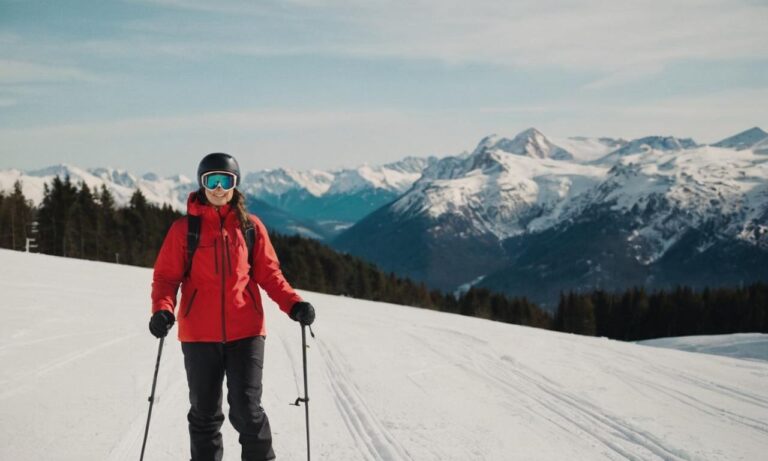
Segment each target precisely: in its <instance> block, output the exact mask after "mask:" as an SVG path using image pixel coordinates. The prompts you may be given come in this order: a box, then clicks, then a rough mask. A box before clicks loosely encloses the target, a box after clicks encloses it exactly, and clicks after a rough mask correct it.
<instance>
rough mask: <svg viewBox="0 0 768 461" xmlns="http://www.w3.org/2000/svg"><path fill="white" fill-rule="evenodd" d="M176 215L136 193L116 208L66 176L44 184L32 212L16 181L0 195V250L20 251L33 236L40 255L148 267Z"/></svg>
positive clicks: (107, 197)
mask: <svg viewBox="0 0 768 461" xmlns="http://www.w3.org/2000/svg"><path fill="white" fill-rule="evenodd" d="M179 216H180V214H179V213H177V212H176V211H174V210H173V209H172V208H171V207H169V206H167V205H166V206H162V207H159V206H156V205H153V204H151V203H148V202H147V199H146V197H144V195H143V194H142V193H141V192H140V191H138V190H137V191H136V192H134V194H133V196H132V197H131V199H130V202H129V204H128V206H126V207H117V206H116V205H115V199H114V197H113V195H112V193H111V192H110V191H109V190H108V189H106V188H105V187H104V186H102V187H101V189H100V190H97V191H92V190H91V189H90V188H89V187H88V185H87V184H85V183H80V184H78V185H75V184H72V182H71V181H70V179H69V177H67V178H64V179H60V178H59V177H55V178H54V179H53V181H52V182H51V184H50V185H48V184H46V185H45V188H44V191H43V201H42V203H41V204H40V206H39V207H38V208H35V207H33V206H32V203H31V202H29V201H28V200H26V199H25V198H24V195H23V194H22V192H21V185H20V184H19V183H18V182H17V183H16V184H15V185H14V190H13V192H12V193H11V194H10V195H5V194H1V193H0V237H2V238H1V239H0V246H2V247H3V248H12V249H14V250H24V249H25V244H26V239H27V238H33V239H34V243H35V244H36V245H37V247H36V249H35V251H37V252H40V253H46V254H50V255H56V256H66V257H70V258H81V259H91V260H97V261H109V262H118V263H121V264H131V265H136V266H145V267H151V266H152V265H153V264H154V262H155V256H156V254H157V251H158V249H159V248H160V245H161V244H162V242H163V239H164V238H165V233H166V231H167V230H168V227H169V226H170V223H171V222H173V220H174V219H176V218H177V217H179ZM33 222H37V226H36V228H33V224H32V223H33Z"/></svg>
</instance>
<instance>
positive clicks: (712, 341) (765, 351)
mask: <svg viewBox="0 0 768 461" xmlns="http://www.w3.org/2000/svg"><path fill="white" fill-rule="evenodd" d="M638 344H645V345H646V346H654V347H666V348H669V349H678V350H681V351H689V352H698V353H701V354H714V355H723V356H726V357H736V358H740V359H752V360H762V361H763V362H768V334H763V333H740V334H735V335H714V336H711V335H710V336H706V335H704V336H680V337H676V338H659V339H649V340H647V341H638Z"/></svg>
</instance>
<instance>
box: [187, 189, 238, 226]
mask: <svg viewBox="0 0 768 461" xmlns="http://www.w3.org/2000/svg"><path fill="white" fill-rule="evenodd" d="M231 209H232V207H231V206H230V205H229V204H226V205H224V206H221V207H219V210H218V213H217V212H216V208H215V207H213V206H212V205H207V204H203V203H201V202H200V198H199V197H198V191H195V192H191V193H190V194H189V197H187V214H189V215H192V216H200V217H210V218H217V219H218V218H223V217H226V216H227V215H228V214H229V212H230V211H231Z"/></svg>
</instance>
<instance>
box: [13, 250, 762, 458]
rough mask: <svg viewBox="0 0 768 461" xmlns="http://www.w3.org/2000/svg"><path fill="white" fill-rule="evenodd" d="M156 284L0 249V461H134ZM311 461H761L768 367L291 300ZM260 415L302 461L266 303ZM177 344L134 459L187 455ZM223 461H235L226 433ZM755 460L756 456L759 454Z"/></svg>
mask: <svg viewBox="0 0 768 461" xmlns="http://www.w3.org/2000/svg"><path fill="white" fill-rule="evenodd" d="M150 281H151V271H150V270H147V269H140V268H131V267H125V266H117V265H112V264H106V263H94V262H87V261H76V260H67V259H63V258H56V257H50V256H43V255H28V254H23V253H15V252H10V251H6V250H0V291H1V292H2V293H3V302H2V304H0V333H1V334H0V382H2V386H1V387H0V434H2V435H0V437H2V440H0V459H4V460H6V459H7V460H14V461H25V460H39V459H45V460H49V461H56V460H72V459H77V460H81V461H88V460H94V461H104V460H107V461H118V460H129V459H130V460H133V459H136V458H137V457H138V455H139V452H140V447H141V438H142V436H143V429H144V423H145V421H146V411H147V406H148V404H147V396H148V395H149V391H150V387H151V380H152V371H153V367H154V362H155V357H156V350H157V341H156V340H154V339H153V338H151V337H150V336H149V333H148V332H147V331H146V330H147V321H148V317H149V315H148V311H149V286H150ZM303 295H304V296H305V297H306V298H307V299H308V300H310V301H312V302H313V303H314V304H315V306H316V308H317V311H318V320H317V322H316V328H315V332H316V334H317V339H316V340H310V349H309V352H308V356H309V361H310V377H309V379H310V397H311V403H310V405H311V407H310V408H311V418H312V437H313V439H312V440H313V442H312V443H313V446H312V450H313V451H312V452H313V457H314V458H313V459H317V460H328V459H333V460H341V461H359V460H419V461H422V460H468V459H472V460H476V459H477V460H500V461H501V460H509V459H524V460H563V459H576V460H603V459H606V460H620V459H622V460H623V459H643V460H654V459H664V460H692V459H695V460H726V459H727V460H756V459H761V457H762V456H763V455H762V454H764V453H765V452H766V450H768V437H767V435H768V386H765V383H766V379H768V363H763V362H757V361H746V360H739V359H734V358H728V357H717V356H711V355H703V354H694V353H689V352H681V351H676V350H666V349H659V348H651V347H645V346H640V345H636V344H630V343H621V342H617V341H610V340H606V339H600V338H587V337H579V336H574V335H566V334H559V333H553V332H547V331H542V330H536V329H531V328H523V327H518V326H512V325H506V324H501V323H494V322H489V321H484V320H479V319H472V318H467V317H461V316H455V315H447V314H441V313H436V312H432V311H427V310H420V309H414V308H408V307H401V306H395V305H389V304H383V303H374V302H367V301H358V300H354V299H349V298H339V297H333V296H326V295H320V294H316V293H309V292H303ZM266 310H267V322H268V326H269V330H270V333H269V339H268V340H267V357H266V364H265V383H264V384H265V393H264V406H265V407H266V409H267V412H268V414H269V416H270V419H271V422H272V427H273V431H274V437H275V449H276V452H277V454H278V457H279V459H280V460H285V461H289V460H296V461H299V460H303V459H306V453H305V451H304V450H305V446H304V426H303V417H304V411H303V409H301V408H296V407H293V406H290V405H288V403H290V402H292V401H293V400H295V398H296V397H297V396H298V394H299V393H300V391H299V387H298V385H297V383H298V382H300V381H301V372H300V364H301V359H300V347H299V346H300V334H299V328H298V327H297V326H296V324H295V323H294V322H292V321H290V320H289V319H288V318H287V317H286V316H285V315H283V314H282V313H280V312H279V311H278V309H277V307H275V306H274V305H273V304H272V303H270V302H268V303H267V306H266ZM181 359H182V357H181V352H180V347H179V344H178V342H177V341H176V340H175V339H173V340H170V341H168V344H167V347H166V349H165V352H164V355H163V360H162V363H161V369H160V377H159V382H158V388H157V395H158V400H157V402H156V404H155V409H154V411H153V416H152V429H151V433H150V439H149V443H148V448H147V450H148V451H147V453H148V454H147V459H151V460H157V461H162V460H169V461H170V460H178V459H184V458H185V456H187V455H188V439H187V434H186V419H185V415H186V411H187V395H186V394H187V390H186V382H185V377H184V371H183V364H182V360H181ZM224 439H225V453H226V454H225V459H227V460H234V459H239V451H238V448H237V441H236V439H237V437H236V434H234V433H233V430H232V429H231V426H230V425H229V423H225V425H224ZM761 453H762V454H761Z"/></svg>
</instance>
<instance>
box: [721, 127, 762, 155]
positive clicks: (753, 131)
mask: <svg viewBox="0 0 768 461" xmlns="http://www.w3.org/2000/svg"><path fill="white" fill-rule="evenodd" d="M713 146H715V147H726V148H729V149H736V150H744V149H752V150H765V149H768V133H766V132H765V131H763V130H761V129H760V128H758V127H754V128H750V129H748V130H746V131H742V132H741V133H739V134H736V135H733V136H731V137H729V138H725V139H723V140H722V141H720V142H717V143H715V144H713Z"/></svg>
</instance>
